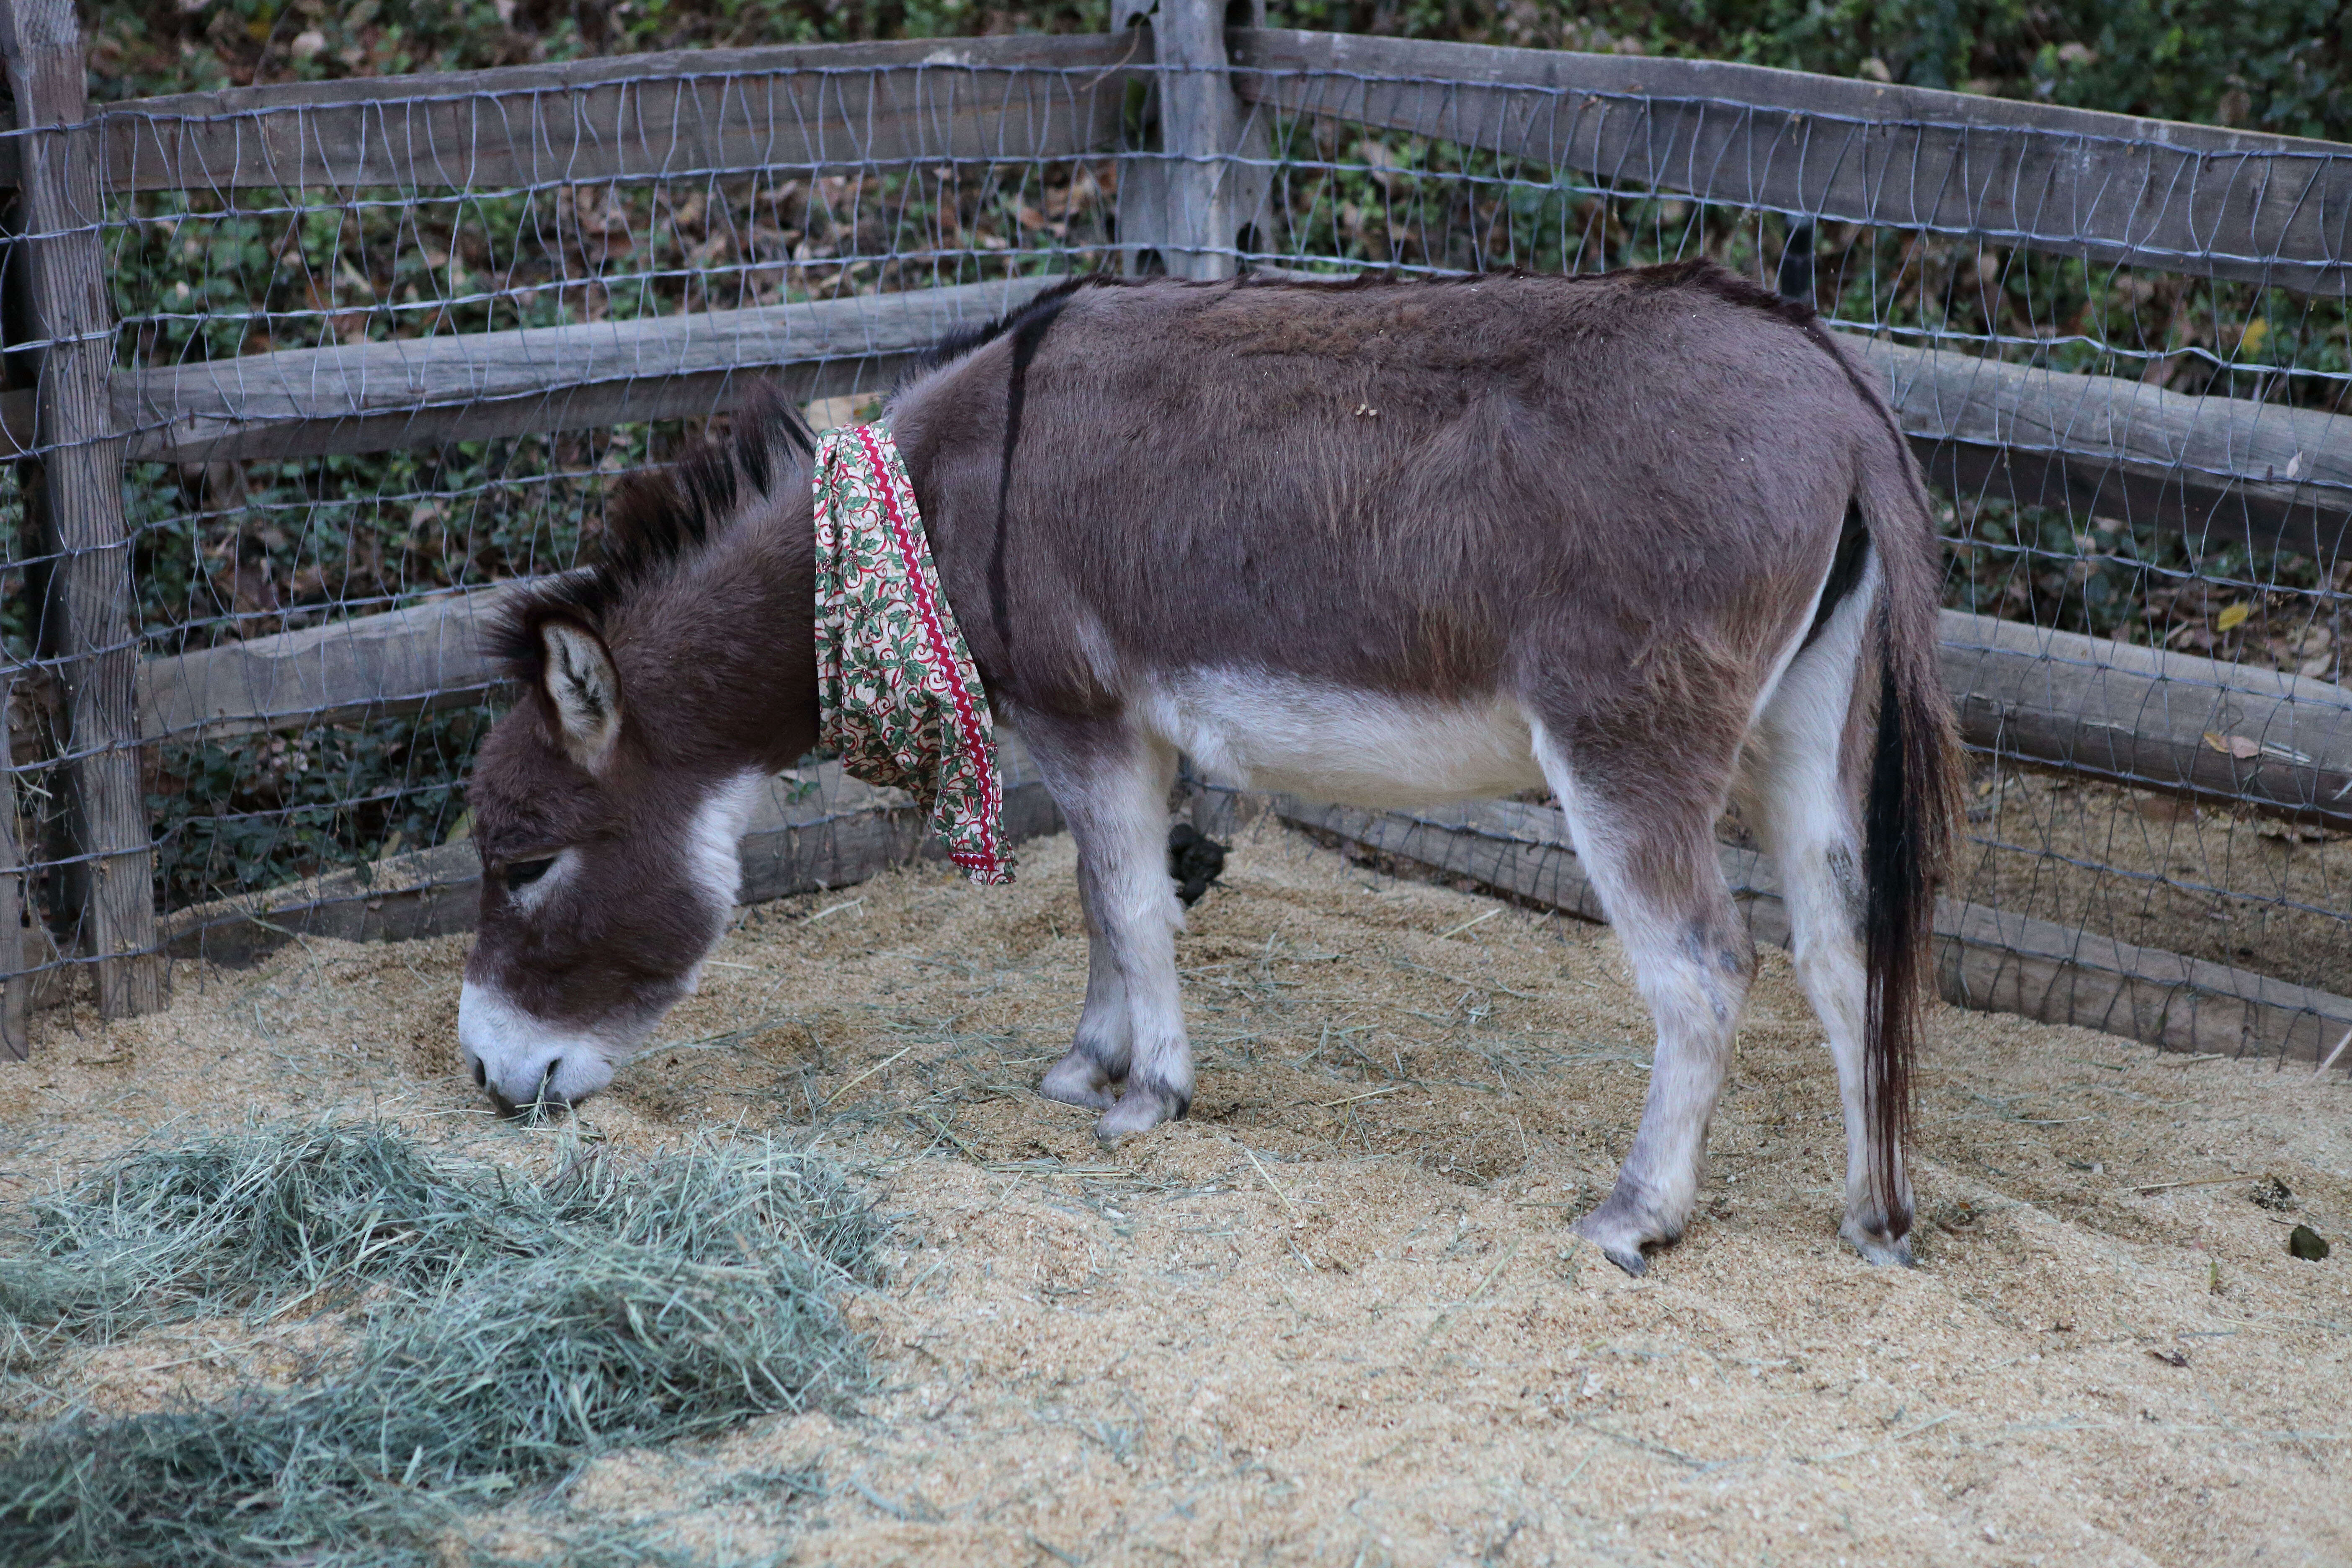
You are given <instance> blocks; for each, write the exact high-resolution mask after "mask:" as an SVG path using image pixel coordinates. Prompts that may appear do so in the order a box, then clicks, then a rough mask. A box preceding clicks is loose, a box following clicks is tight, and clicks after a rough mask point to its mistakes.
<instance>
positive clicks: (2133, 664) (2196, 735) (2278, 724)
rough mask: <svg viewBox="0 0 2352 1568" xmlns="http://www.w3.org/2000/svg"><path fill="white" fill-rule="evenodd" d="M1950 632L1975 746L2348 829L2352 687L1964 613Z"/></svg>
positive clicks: (1958, 688) (1954, 680)
mask: <svg viewBox="0 0 2352 1568" xmlns="http://www.w3.org/2000/svg"><path fill="white" fill-rule="evenodd" d="M1941 637H1942V644H1943V647H1942V660H1943V671H1944V684H1945V686H1946V688H1947V689H1949V690H1950V692H1951V693H1952V700H1953V702H1954V704H1955V706H1956V707H1957V709H1958V713H1959V719H1960V728H1961V732H1962V734H1963V735H1964V736H1965V737H1966V738H1967V739H1968V740H1969V742H1970V743H1971V744H1974V745H1979V746H1983V747H1986V748H1988V749H1989V750H1990V751H1992V752H1996V753H1997V754H1999V755H2001V756H2004V757H2012V758H2015V759H2018V760H2019V761H2022V762H2029V763H2036V764H2039V765H2041V766H2044V767H2053V768H2061V769H2063V770H2065V771H2067V772H2069V773H2083V774H2086V775H2088V776H2090V777H2094V778H2104V779H2111V780H2114V781H2116V782H2117V783H2122V784H2136V785H2138V786H2140V787H2143V788H2148V789H2157V790H2162V791H2164V792H2166V793H2168V794H2172V795H2185V796H2188V797H2189V798H2192V799H2197V800H2202V801H2207V802H2210V803H2211V804H2213V805H2223V806H2230V805H2236V806H2247V807H2251V808H2252V809H2254V810H2257V811H2261V812H2264V813H2266V814H2268V815H2272V816H2285V817H2290V818H2293V819H2294V820H2297V821H2303V822H2313V823H2317V824H2320V825H2323V826H2328V827H2332V828H2336V829H2338V830H2344V831H2352V690H2347V689H2346V688H2344V687H2341V686H2337V685H2335V684H2333V683H2331V682H2328V681H2325V680H2313V679H2307V678H2305V677H2303V676H2296V675H2285V674H2281V673H2279V672H2277V671H2275V670H2268V669H2262V668H2254V667H2251V666H2246V665H2234V664H2223V663H2221V662H2219V661H2218V660H2214V659H2210V658H2197V657H2195V656H2194V655H2190V654H2179V653H2170V652H2167V651H2165V650H2164V649H2161V648H2147V647H2130V646H2128V645H2126V644H2122V643H2115V642H2110V641H2108V640H2107V639H2105V638H2104V637H2083V636H2080V635H2078V634H2075V633H2072V632H2054V631H2048V630H2044V629H2042V628H2041V627H2038V626H2020V625H2018V624H2017V623H2016V622H2014V621H2001V620H1995V619H1994V618H1992V617H1991V616H1970V615H1963V614H1961V613H1959V612H1958V611H1956V610H1947V611H1945V612H1944V613H1943V622H1942V628H1941ZM2208 736H2210V737H2212V739H2211V740H2208V739H2207V737H2208ZM2237 752H2250V753H2251V754H2250V755H2245V756H2241V755H2238V754H2237Z"/></svg>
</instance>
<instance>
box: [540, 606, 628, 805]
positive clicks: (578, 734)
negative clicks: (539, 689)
mask: <svg viewBox="0 0 2352 1568" xmlns="http://www.w3.org/2000/svg"><path fill="white" fill-rule="evenodd" d="M539 636H540V641H541V644H542V645H543V646H544V647H545V648H546V650H547V658H546V659H545V660H544V661H543V662H542V663H541V666H540V670H541V675H540V679H541V681H543V682H544V683H545V685H546V689H547V700H548V701H549V702H550V703H551V704H553V706H554V709H555V718H556V722H557V723H558V724H559V725H560V726H561V727H562V731H563V749H564V750H565V751H566V752H570V753H571V755H572V761H573V762H575V763H579V764H580V765H581V766H582V767H583V768H586V769H587V770H588V771H589V772H590V773H597V772H601V771H602V770H603V768H604V763H605V762H606V761H607V760H609V759H610V758H611V756H612V754H613V742H614V740H616V739H618V738H619V736H620V733H621V678H620V676H619V675H618V674H616V673H615V672H614V668H613V656H612V655H611V654H610V653H607V652H606V651H605V650H604V639H603V638H602V637H598V636H597V635H596V634H595V633H594V632H592V631H590V630H589V629H588V628H587V627H585V626H582V625H580V624H579V623H578V622H577V621H567V620H562V619H555V620H549V621H544V622H541V625H540V628H539Z"/></svg>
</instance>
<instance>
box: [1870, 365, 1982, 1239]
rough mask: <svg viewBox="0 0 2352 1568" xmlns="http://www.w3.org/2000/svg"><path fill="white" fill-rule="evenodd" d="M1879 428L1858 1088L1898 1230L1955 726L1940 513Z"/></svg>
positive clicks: (1943, 858) (1952, 795)
mask: <svg viewBox="0 0 2352 1568" xmlns="http://www.w3.org/2000/svg"><path fill="white" fill-rule="evenodd" d="M1873 400H1874V401H1876V399H1875V398H1874V399H1873ZM1879 407H1880V410H1881V412H1882V414H1884V413H1885V405H1884V404H1883V403H1881V404H1880V405H1879ZM1885 427H1886V433H1887V437H1888V440H1887V442H1886V443H1885V450H1884V451H1883V452H1880V451H1874V452H1873V453H1871V454H1870V455H1869V456H1867V457H1865V458H1864V461H1863V465H1862V482H1861V484H1860V485H1859V486H1858V487H1857V494H1856V497H1855V500H1856V501H1857V503H1858V504H1859V506H1860V509H1861V511H1862V516H1863V522H1864V527H1865V528H1866V529H1867V530H1868V532H1869V535H1870V542H1871V546H1872V553H1874V555H1875V556H1876V557H1877V559H1878V567H1879V592H1878V600H1877V604H1876V605H1875V606H1874V609H1875V611H1876V615H1877V628H1876V629H1877V633H1878V635H1877V637H1876V638H1875V639H1874V640H1875V643H1876V648H1875V650H1874V651H1875V653H1876V655H1877V664H1878V703H1877V706H1878V723H1877V738H1876V740H1875V742H1874V745H1873V749H1872V752H1871V759H1870V778H1869V783H1868V784H1867V785H1866V786H1865V790H1866V794H1865V798H1864V817H1863V868H1864V887H1865V889H1866V893H1865V900H1866V904H1867V911H1866V914H1865V925H1864V931H1865V935H1864V969H1865V973H1867V975H1868V980H1869V994H1868V1000H1867V1004H1866V1009H1867V1010H1866V1012H1865V1014H1864V1045H1863V1085H1864V1090H1863V1092H1864V1109H1865V1115H1866V1118H1867V1122H1866V1126H1867V1137H1868V1141H1869V1148H1870V1155H1871V1160H1870V1164H1871V1171H1870V1174H1871V1181H1872V1184H1873V1185H1874V1187H1876V1189H1877V1194H1876V1195H1877V1197H1878V1198H1879V1200H1880V1202H1881V1203H1882V1204H1883V1205H1885V1215H1886V1219H1887V1236H1888V1239H1889V1240H1890V1241H1891V1240H1896V1239H1899V1238H1901V1237H1903V1236H1904V1235H1905V1234H1906V1232H1908V1231H1909V1229H1910V1228H1911V1206H1910V1201H1909V1188H1908V1187H1907V1185H1906V1184H1905V1182H1904V1180H1903V1174H1902V1172H1903V1163H1902V1149H1903V1141H1904V1138H1905V1135H1906V1133H1907V1132H1908V1131H1909V1125H1910V1119H1911V1065H1912V1058H1913V1055H1914V1054H1915V1052H1916V1049H1917V1047H1918V1041H1919V1034H1920V1029H1921V1024H1922V1016H1923V1015H1922V1005H1921V1003H1922V997H1921V990H1922V987H1923V985H1924V984H1925V983H1926V981H1927V979H1928V977H1929V964H1930V963H1931V960H1932V954H1931V951H1930V943H1931V942H1932V940H1933V938H1934V935H1935V921H1936V885H1937V882H1938V881H1940V880H1941V879H1942V878H1943V876H1944V873H1945V872H1946V870H1947V869H1948V867H1949V864H1950V858H1951V846H1952V841H1953V838H1954V834H1955V827H1956V824H1957V821H1958V805H1959V794H1960V791H1959V777H1958V766H1957V764H1958V752H1959V743H1958V736H1957V734H1956V733H1955V731H1954V729H1953V725H1952V710H1951V703H1950V701H1949V700H1948V698H1947V696H1946V695H1945V690H1944V683H1943V679H1942V676H1941V673H1940V671H1939V669H1938V667H1937V618H1936V617H1937V603H1938V600H1939V599H1940V597H1941V595H1940V592H1939V588H1940V584H1941V578H1942V575H1943V573H1942V563H1941V557H1940V552H1939V550H1938V548H1937V542H1936V522H1935V514H1934V512H1933V511H1932V510H1930V508H1929V504H1928V500H1927V486H1926V484H1925V482H1924V481H1923V480H1922V479H1921V477H1920V474H1919V469H1918V466H1917V464H1916V463H1915V462H1914V461H1913V459H1912V457H1911V452H1910V448H1909V447H1908V446H1907V445H1906V443H1905V442H1904V441H1903V439H1902V437H1900V436H1899V435H1897V434H1896V432H1895V424H1894V421H1893V418H1892V417H1891V416H1888V417H1886V421H1885ZM1874 445H1875V444H1874Z"/></svg>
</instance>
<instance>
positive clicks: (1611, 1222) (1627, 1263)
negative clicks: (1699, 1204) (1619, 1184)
mask: <svg viewBox="0 0 2352 1568" xmlns="http://www.w3.org/2000/svg"><path fill="white" fill-rule="evenodd" d="M1638 1206H1639V1205H1634V1204H1630V1203H1626V1202H1623V1201H1622V1200H1621V1199H1620V1198H1619V1197H1618V1196H1617V1194H1613V1193H1612V1194H1610V1196H1609V1199H1608V1201H1607V1202H1605V1203H1603V1204H1602V1205H1601V1206H1600V1207H1599V1208H1597V1209H1594V1210H1593V1211H1592V1212H1591V1214H1589V1215H1585V1216H1584V1217H1583V1218H1582V1219H1580V1220H1578V1221H1577V1222H1576V1223H1575V1224H1574V1225H1572V1226H1569V1229H1570V1230H1572V1231H1574V1232H1575V1233H1576V1234H1577V1235H1579V1236H1580V1237H1584V1239H1585V1240H1587V1241H1589V1242H1591V1243H1592V1245H1593V1246H1595V1247H1599V1248H1600V1249H1601V1256H1602V1257H1603V1258H1607V1259H1609V1261H1610V1262H1612V1263H1613V1264H1615V1265H1616V1266H1617V1267H1618V1268H1622V1269H1623V1270H1624V1271H1625V1272H1626V1273H1628V1274H1631V1275H1633V1277H1634V1278H1635V1279H1640V1278H1641V1277H1642V1276H1643V1275H1644V1274H1646V1273H1648V1272H1649V1271H1650V1260H1649V1258H1648V1257H1647V1256H1646V1255H1644V1253H1643V1248H1644V1247H1664V1246H1667V1245H1669V1244H1671V1243H1672V1242H1673V1241H1674V1240H1675V1237H1676V1236H1677V1235H1679V1232H1678V1231H1677V1232H1669V1231H1667V1230H1666V1228H1665V1227H1664V1226H1661V1225H1659V1224H1658V1223H1657V1222H1656V1221H1655V1220H1654V1219H1652V1218H1650V1217H1649V1216H1648V1215H1643V1214H1640V1213H1638V1212H1636V1211H1637V1208H1638Z"/></svg>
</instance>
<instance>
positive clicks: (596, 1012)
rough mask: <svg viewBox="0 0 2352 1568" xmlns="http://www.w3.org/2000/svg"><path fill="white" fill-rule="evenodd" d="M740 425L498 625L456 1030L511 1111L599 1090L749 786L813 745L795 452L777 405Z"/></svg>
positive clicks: (707, 901) (802, 499)
mask: <svg viewBox="0 0 2352 1568" xmlns="http://www.w3.org/2000/svg"><path fill="white" fill-rule="evenodd" d="M769 418H770V420H771V421H772V419H773V414H772V411H770V413H769ZM738 431H739V434H738V435H737V437H734V438H733V439H732V440H731V441H730V443H729V444H728V445H726V446H723V447H705V448H702V449H699V450H698V451H696V452H695V453H693V454H690V455H689V456H688V458H686V459H685V460H684V461H683V462H681V463H680V464H679V465H678V466H677V468H673V469H671V470H669V471H667V472H666V473H663V474H660V475H658V476H656V477H654V478H651V479H644V480H639V481H636V482H635V483H633V484H632V485H631V486H630V487H628V489H626V490H625V492H624V494H623V495H622V496H620V497H619V498H618V499H616V500H615V502H614V505H613V507H612V508H611V509H609V512H608V518H607V524H606V528H607V534H606V544H605V563H604V565H602V566H600V567H598V568H597V569H595V570H594V571H593V572H586V573H576V574H567V575H566V576H564V577H562V578H558V579H555V580H553V581H552V582H551V583H550V584H545V585H543V586H541V587H540V588H539V589H537V590H536V591H534V592H531V593H530V594H528V595H525V596H524V597H522V598H521V599H520V601H519V602H518V603H517V604H516V605H514V606H513V607H512V608H511V609H510V610H509V612H508V614H507V616H505V618H504V621H503V623H502V625H501V626H500V627H499V631H498V633H497V639H498V645H499V654H500V656H501V658H502V660H503V662H504V664H505V667H506V669H507V672H508V673H509V676H511V677H512V678H513V679H514V680H515V681H516V683H517V684H518V686H519V687H520V700H518V701H517V702H516V704H515V707H514V709H513V710H512V711H510V712H509V713H508V714H507V715H506V717H505V718H503V719H501V720H500V721H499V723H498V724H497V726H496V727H495V728H494V729H493V730H492V731H490V734H489V737H488V740H486V741H485V742H483V746H482V751H481V753H480V755H479V757H478V759H477V760H476V763H475V766H474V773H473V778H472V780H471V782H470V784H469V799H468V804H469V805H470V807H471V809H472V812H473V817H474V841H475V844H476V845H477V847H478V849H479V850H480V853H481V858H482V893H481V911H480V917H479V924H478V931H477V935H476V938H475V942H474V951H473V952H472V953H471V954H470V955H469V956H468V957H467V961H466V983H465V989H464V992H463V994H462V997H461V999H460V1001H459V1004H458V1009H457V1037H458V1041H459V1044H460V1045H461V1046H462V1047H463V1048H464V1051H465V1057H466V1065H467V1069H468V1070H469V1071H471V1073H472V1074H473V1077H474V1081H475V1082H477V1083H478V1084H480V1085H482V1086H483V1087H484V1088H486V1089H488V1090H489V1091H490V1093H491V1095H492V1097H493V1098H495V1099H496V1100H499V1103H500V1104H501V1106H502V1107H506V1108H512V1107H519V1106H532V1105H552V1104H564V1103H569V1102H572V1101H575V1100H580V1099H581V1098H583V1096H586V1095H589V1094H592V1093H593V1092H595V1091H596V1090H597V1089H602V1088H604V1085H605V1084H607V1083H609V1082H610V1081H611V1080H612V1077H613V1071H614V1068H616V1067H617V1066H619V1065H620V1063H621V1062H623V1061H625V1059H627V1058H628V1057H629V1056H630V1055H631V1054H632V1053H633V1052H634V1051H635V1049H636V1048H637V1047H639V1046H641V1045H642V1044H644V1042H645V1040H646V1037H647V1036H648V1035H649V1034H651V1032H652V1030H653V1027H654V1026H655V1024H656V1022H658V1021H659V1020H660V1018H661V1016H662V1015H663V1014H664V1013H665V1012H666V1011H667V1010H668V1008H669V1007H670V1006H671V1005H673V1004H674V1003H676V1002H677V1000H678V999H679V998H680V997H682V996H684V995H686V994H688V993H689V992H691V991H692V990H693V989H694V986H695V982H696V980H697V979H698V975H699V973H700V970H701V966H702V960H703V958H704V956H705V955H706V954H707V953H708V952H709V951H710V948H711V945H712V944H713V943H714V942H717V941H718V939H719V934H720V932H721V931H723V930H724V929H725V927H726V923H727V921H728V918H729V915H730V912H731V911H732V910H733V909H734V905H735V897H736V892H737V882H738V880H739V878H740V863H739V860H738V857H737V846H738V844H739V842H740V839H741V837H742V834H743V830H744V827H745V826H746V824H747V822H748V820H749V818H750V816H751V809H752V807H753V805H754V804H755V803H756V801H757V799H758V797H759V794H760V792H761V788H762V787H763V785H764V784H765V782H766V780H767V779H768V778H769V776H770V775H771V774H772V773H775V772H776V771H777V770H778V769H780V768H782V767H786V766H789V765H791V764H792V763H793V762H794V761H796V760H797V759H798V758H800V757H801V756H803V755H804V754H805V753H806V752H808V750H809V749H810V748H811V747H812V746H813V745H814V743H815V740H816V712H815V670H814V653H813V651H812V643H811V633H810V613H811V594H812V584H811V580H810V575H809V547H810V546H809V504H808V490H807V481H806V479H805V471H804V470H803V469H802V468H799V466H798V464H797V462H796V461H795V460H794V459H793V457H792V455H791V454H790V453H789V452H788V451H786V450H784V449H782V447H781V443H780V442H777V441H776V440H775V439H774V437H776V434H777V432H776V430H775V428H774V427H773V425H772V423H771V424H770V425H769V426H767V427H765V428H763V427H762V426H761V423H760V422H759V421H757V420H752V419H739V422H738Z"/></svg>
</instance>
